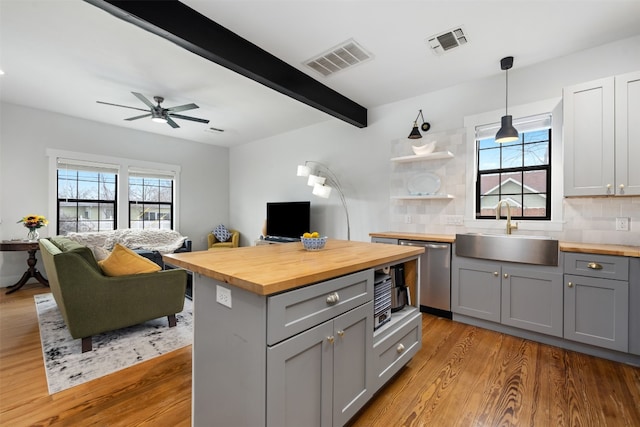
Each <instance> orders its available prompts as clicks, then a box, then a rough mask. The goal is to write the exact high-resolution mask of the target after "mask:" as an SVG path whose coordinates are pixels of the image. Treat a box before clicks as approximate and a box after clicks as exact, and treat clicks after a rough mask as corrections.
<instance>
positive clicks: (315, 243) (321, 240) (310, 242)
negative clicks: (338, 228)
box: [300, 236, 327, 251]
mask: <svg viewBox="0 0 640 427" xmlns="http://www.w3.org/2000/svg"><path fill="white" fill-rule="evenodd" d="M300 241H301V242H302V246H303V247H304V248H305V249H306V250H308V251H319V250H320V249H323V248H324V245H325V244H326V243H327V236H323V237H320V236H318V237H304V236H302V237H301V238H300Z"/></svg>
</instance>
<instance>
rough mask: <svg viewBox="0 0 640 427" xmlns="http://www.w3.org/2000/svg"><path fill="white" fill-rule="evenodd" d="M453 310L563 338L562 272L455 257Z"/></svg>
mask: <svg viewBox="0 0 640 427" xmlns="http://www.w3.org/2000/svg"><path fill="white" fill-rule="evenodd" d="M452 266H453V269H452V282H451V307H452V311H453V312H454V313H457V314H463V315H466V316H471V317H475V318H478V319H484V320H489V321H492V322H496V323H502V324H505V325H509V326H514V327H517V328H520V329H527V330H530V331H535V332H540V333H543V334H548V335H554V336H558V337H561V336H562V320H563V318H562V313H563V308H562V270H561V268H560V267H545V266H533V265H531V266H529V265H525V264H514V263H500V262H495V261H486V260H478V259H470V258H464V257H454V260H453V262H452Z"/></svg>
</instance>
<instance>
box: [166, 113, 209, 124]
mask: <svg viewBox="0 0 640 427" xmlns="http://www.w3.org/2000/svg"><path fill="white" fill-rule="evenodd" d="M171 117H175V118H176V119H182V120H191V121H192V122H198V123H209V120H206V119H199V118H197V117H190V116H183V115H182V114H171Z"/></svg>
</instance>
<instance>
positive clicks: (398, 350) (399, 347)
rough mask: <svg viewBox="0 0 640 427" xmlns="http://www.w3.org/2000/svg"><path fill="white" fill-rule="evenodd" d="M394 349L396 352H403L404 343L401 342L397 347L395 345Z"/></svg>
mask: <svg viewBox="0 0 640 427" xmlns="http://www.w3.org/2000/svg"><path fill="white" fill-rule="evenodd" d="M396 351H397V352H398V354H400V353H403V352H404V345H403V344H402V343H400V344H398V347H396Z"/></svg>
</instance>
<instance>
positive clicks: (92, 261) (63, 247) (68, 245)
mask: <svg viewBox="0 0 640 427" xmlns="http://www.w3.org/2000/svg"><path fill="white" fill-rule="evenodd" d="M49 241H51V243H53V244H54V245H55V246H56V247H57V248H58V249H60V251H62V252H72V253H77V254H78V255H80V256H81V257H82V258H84V259H86V260H87V262H88V263H89V265H91V266H92V267H93V268H95V269H96V270H99V269H100V268H99V266H98V264H97V262H96V258H95V257H94V256H93V252H92V251H91V249H89V248H88V247H86V246H85V245H83V244H80V243H78V242H76V241H74V240H71V239H69V238H66V237H63V236H54V237H50V238H49Z"/></svg>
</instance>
